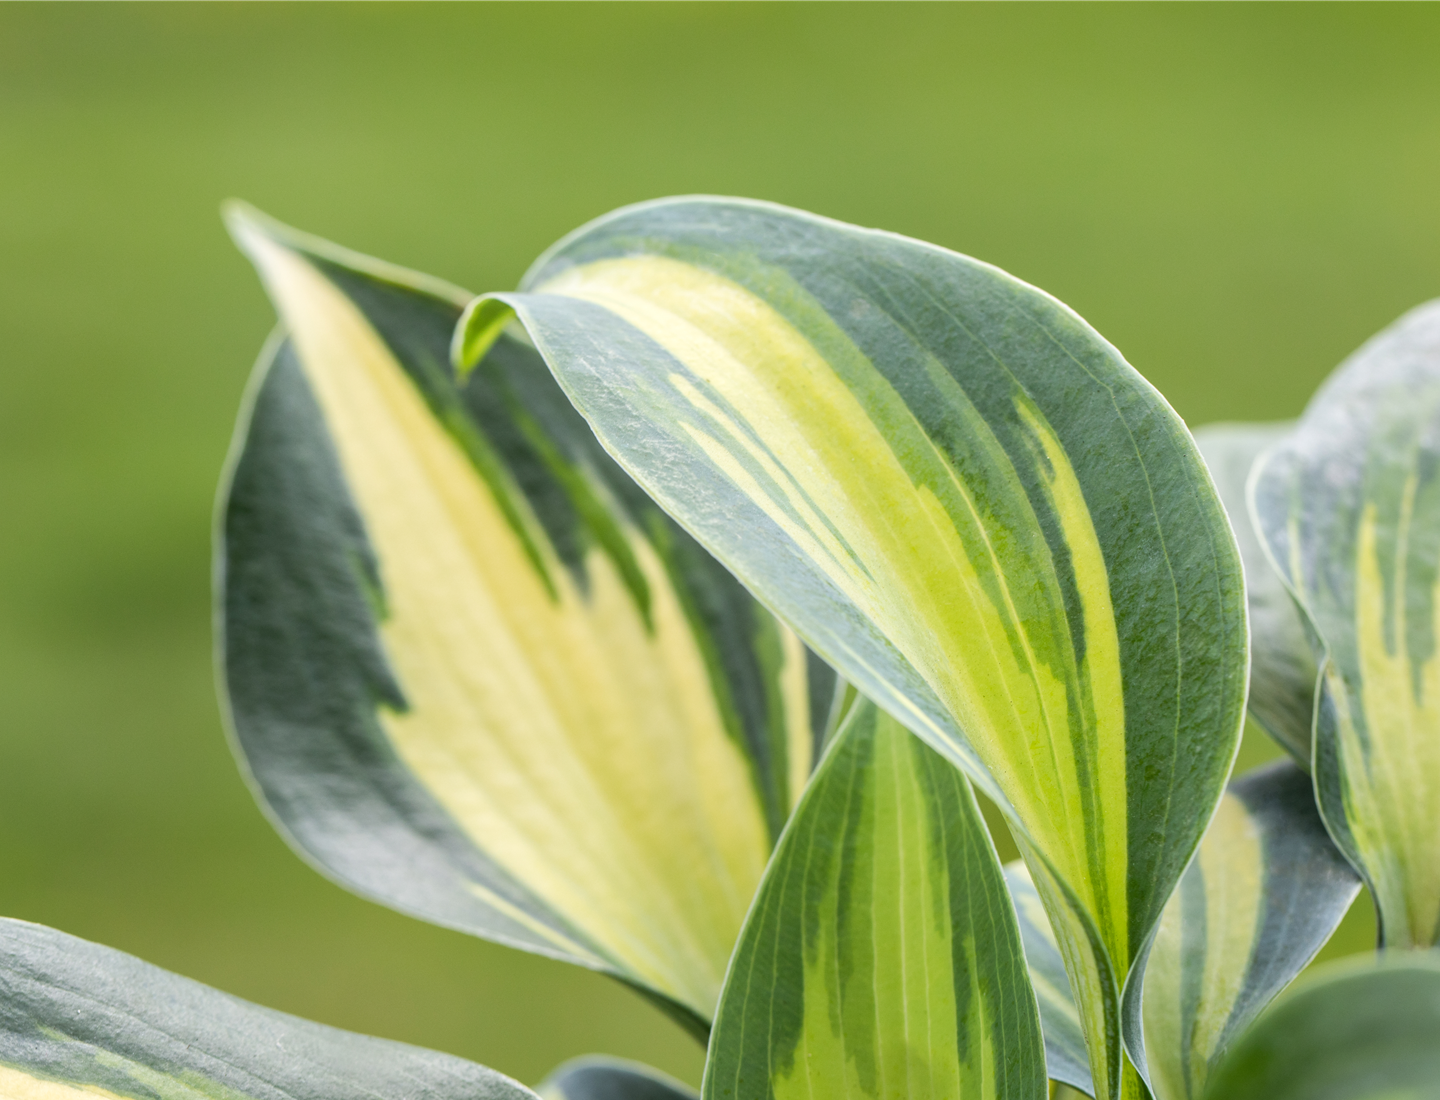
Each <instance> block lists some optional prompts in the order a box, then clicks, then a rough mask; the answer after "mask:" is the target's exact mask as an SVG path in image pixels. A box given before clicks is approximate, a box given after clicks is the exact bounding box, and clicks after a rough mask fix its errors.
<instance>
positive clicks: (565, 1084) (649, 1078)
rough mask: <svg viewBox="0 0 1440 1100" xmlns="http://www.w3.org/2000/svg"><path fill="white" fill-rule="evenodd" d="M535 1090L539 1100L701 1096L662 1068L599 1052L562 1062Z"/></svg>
mask: <svg viewBox="0 0 1440 1100" xmlns="http://www.w3.org/2000/svg"><path fill="white" fill-rule="evenodd" d="M535 1091H536V1092H538V1093H539V1094H540V1100H699V1097H698V1095H697V1094H696V1092H695V1090H694V1089H692V1088H690V1087H688V1086H686V1085H682V1084H681V1083H680V1082H679V1081H676V1080H675V1079H674V1078H673V1077H668V1076H666V1075H665V1074H663V1073H661V1072H660V1071H659V1070H654V1069H651V1068H650V1067H649V1066H644V1065H641V1064H640V1063H639V1062H628V1061H625V1060H623V1059H620V1058H604V1057H599V1056H596V1055H590V1056H587V1057H584V1058H575V1059H572V1060H571V1061H569V1062H566V1063H565V1064H564V1065H562V1066H559V1067H558V1068H556V1069H555V1071H554V1072H553V1073H551V1074H550V1076H549V1077H547V1078H545V1080H544V1081H542V1082H541V1083H540V1085H539V1087H538V1088H536V1090H535Z"/></svg>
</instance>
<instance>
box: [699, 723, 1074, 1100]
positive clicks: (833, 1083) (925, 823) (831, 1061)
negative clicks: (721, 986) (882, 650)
mask: <svg viewBox="0 0 1440 1100" xmlns="http://www.w3.org/2000/svg"><path fill="white" fill-rule="evenodd" d="M702 1091H703V1095H704V1097H705V1100H771V1098H773V1100H790V1098H792V1097H793V1098H804V1100H809V1098H811V1097H824V1098H825V1100H860V1098H862V1097H865V1098H869V1097H892V1096H898V1097H907V1096H908V1097H913V1098H915V1100H955V1098H963V1100H988V1098H1005V1100H1011V1098H1013V1100H1039V1098H1043V1097H1044V1096H1045V1091H1046V1089H1045V1061H1044V1048H1043V1045H1042V1040H1041V1036H1040V1023H1039V1019H1038V1017H1037V1015H1036V1009H1035V999H1034V996H1033V995H1032V993H1031V991H1030V987H1029V983H1028V981H1027V980H1026V975H1025V958H1024V955H1023V953H1022V950H1021V946H1020V933H1019V929H1018V928H1017V927H1016V923H1015V911H1014V908H1013V907H1012V906H1011V904H1010V899H1009V898H1008V897H1007V896H1006V892H1005V882H1004V878H1003V876H1002V875H1001V873H1000V865H999V861H998V859H997V857H996V855H995V849H994V846H993V845H992V844H991V842H990V834H989V833H988V832H986V830H985V824H984V820H983V819H982V818H981V816H980V810H979V807H978V806H977V805H976V802H975V796H974V794H973V793H972V792H971V789H970V785H969V783H968V782H967V781H966V779H965V777H964V775H963V774H961V773H960V772H959V771H958V770H957V769H956V768H955V767H954V766H953V765H951V764H950V763H949V762H948V761H947V760H945V759H944V758H942V757H941V756H940V755H938V754H937V753H936V752H935V751H934V750H933V749H930V748H929V747H927V746H926V745H925V744H924V743H923V742H921V741H919V740H918V739H916V738H914V737H912V736H911V735H910V734H909V733H908V732H907V731H906V729H905V728H904V727H903V726H901V725H900V724H899V723H898V722H896V721H895V720H894V719H893V718H891V717H889V716H888V715H886V714H885V713H884V712H882V711H880V710H879V709H878V708H876V707H875V705H874V704H873V703H870V702H869V701H868V700H862V701H861V702H860V703H858V704H857V705H856V706H855V708H854V709H853V710H852V711H851V714H850V717H849V719H848V720H847V721H846V723H845V725H844V726H843V727H842V728H841V730H840V732H839V733H838V734H837V736H836V739H835V741H834V742H833V743H832V745H831V747H830V749H829V750H828V751H827V752H826V754H825V757H824V759H823V760H822V761H821V763H820V767H819V768H818V769H817V771H816V773H815V777H814V779H813V781H812V782H811V784H810V787H809V789H808V790H807V791H806V792H805V795H804V797H803V798H802V799H801V802H800V805H799V806H798V807H797V808H796V811H795V815H794V817H792V818H791V821H790V824H789V825H788V826H787V827H786V830H785V835H784V836H783V837H782V838H781V841H780V844H779V846H778V847H777V849H776V852H775V857H774V859H773V860H772V861H771V863H770V866H769V868H768V869H767V870H766V872H765V879H764V882H763V883H762V884H761V887H760V892H759V894H758V895H757V896H756V899H755V906H754V908H753V909H752V910H751V912H750V916H749V917H748V919H747V920H746V923H745V930H744V932H743V933H742V935H741V938H740V943H739V945H738V946H737V947H736V949H735V957H734V959H733V960H732V962H731V964H730V971H729V974H728V976H727V977H726V981H725V991H724V993H723V994H722V996H721V1000H720V1011H719V1013H718V1014H717V1015H716V1019H715V1030H714V1032H713V1034H712V1036H711V1040H710V1054H709V1058H708V1059H707V1062H706V1066H705V1082H704V1086H703V1089H702Z"/></svg>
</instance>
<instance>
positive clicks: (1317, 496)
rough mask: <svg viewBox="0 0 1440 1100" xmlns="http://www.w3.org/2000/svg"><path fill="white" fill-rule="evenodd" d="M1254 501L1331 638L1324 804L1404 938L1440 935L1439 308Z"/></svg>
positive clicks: (1276, 551)
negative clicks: (1439, 632) (1439, 629)
mask: <svg viewBox="0 0 1440 1100" xmlns="http://www.w3.org/2000/svg"><path fill="white" fill-rule="evenodd" d="M1252 506H1253V510H1254V514H1255V516H1256V519H1257V521H1258V523H1259V524H1260V527H1261V533H1262V535H1263V536H1264V538H1265V540H1266V542H1267V544H1268V547H1269V551H1270V555H1271V558H1272V559H1273V560H1274V561H1275V563H1276V564H1277V565H1278V566H1279V567H1280V568H1281V569H1282V570H1283V572H1284V574H1285V577H1286V580H1287V583H1288V584H1289V585H1290V587H1291V588H1292V589H1293V590H1294V591H1295V592H1296V594H1297V595H1298V597H1299V599H1300V601H1301V603H1302V605H1303V606H1304V608H1305V610H1306V612H1307V613H1308V615H1309V617H1310V621H1311V623H1312V624H1313V625H1314V627H1315V629H1316V631H1317V632H1318V634H1319V640H1320V641H1321V642H1322V643H1323V645H1324V650H1325V656H1326V661H1325V663H1324V666H1323V667H1324V674H1323V678H1322V682H1321V689H1320V693H1319V707H1318V713H1317V715H1316V732H1315V782H1316V789H1317V791H1318V793H1319V797H1320V807H1321V810H1322V812H1323V813H1324V815H1325V819H1326V821H1327V822H1328V824H1329V826H1330V831H1331V833H1332V834H1333V835H1334V836H1335V838H1336V841H1337V843H1338V844H1339V845H1340V847H1341V849H1342V850H1343V851H1344V852H1345V854H1346V855H1347V856H1348V857H1349V858H1350V861H1351V862H1352V863H1354V864H1355V866H1356V867H1357V868H1358V869H1359V871H1360V873H1361V874H1362V875H1363V876H1364V877H1365V880H1366V882H1367V883H1368V884H1369V886H1370V890H1371V892H1372V893H1373V895H1374V897H1375V903H1376V907H1377V909H1378V913H1379V922H1380V930H1381V935H1382V937H1383V940H1384V942H1385V943H1386V944H1387V945H1389V946H1392V947H1429V946H1433V945H1434V944H1435V943H1436V942H1437V940H1440V829H1437V828H1436V822H1437V821H1440V651H1437V644H1436V643H1437V631H1436V624H1437V620H1440V599H1437V598H1436V591H1437V581H1440V301H1437V302H1431V303H1429V304H1428V305H1424V306H1421V307H1419V308H1418V309H1415V310H1413V311H1411V312H1410V313H1408V314H1406V315H1405V316H1404V317H1402V318H1401V319H1400V320H1399V321H1397V322H1396V323H1395V324H1394V325H1393V326H1391V327H1390V328H1388V329H1386V330H1385V331H1384V332H1382V333H1381V334H1380V335H1379V336H1376V337H1375V338H1374V339H1373V340H1371V341H1370V342H1369V343H1367V344H1366V345H1365V346H1364V347H1362V348H1361V349H1360V350H1359V351H1358V352H1356V353H1355V354H1354V355H1353V356H1352V357H1351V358H1350V359H1348V360H1347V361H1346V362H1345V363H1344V364H1342V365H1341V366H1340V368H1339V369H1338V370H1337V371H1336V372H1335V374H1334V375H1333V376H1332V377H1331V378H1330V380H1329V381H1327V382H1326V383H1325V385H1324V386H1322V387H1321V389H1320V390H1319V392H1318V393H1316V395H1315V397H1314V398H1313V399H1312V400H1311V402H1310V405H1309V407H1308V408H1307V409H1306V410H1305V415H1304V416H1303V417H1301V419H1300V421H1299V424H1298V426H1297V427H1296V429H1295V431H1294V432H1293V433H1292V434H1290V435H1289V436H1287V437H1286V438H1285V439H1284V440H1283V441H1282V442H1281V443H1280V444H1279V445H1278V446H1276V447H1275V448H1274V449H1273V450H1271V451H1270V452H1268V454H1267V456H1266V457H1265V459H1264V460H1263V466H1262V467H1261V468H1260V469H1259V470H1258V471H1257V474H1256V476H1255V478H1254V480H1253V481H1252Z"/></svg>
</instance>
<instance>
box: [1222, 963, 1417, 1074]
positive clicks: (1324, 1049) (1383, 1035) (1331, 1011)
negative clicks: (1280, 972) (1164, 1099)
mask: <svg viewBox="0 0 1440 1100" xmlns="http://www.w3.org/2000/svg"><path fill="white" fill-rule="evenodd" d="M1436 1036H1440V958H1437V957H1436V955H1435V953H1434V952H1425V953H1423V954H1422V953H1409V952H1406V953H1391V954H1388V955H1382V956H1381V957H1380V958H1379V959H1378V960H1372V959H1363V960H1362V959H1346V960H1343V961H1341V962H1338V963H1330V964H1329V965H1328V966H1326V967H1325V968H1324V969H1323V970H1317V972H1316V973H1315V974H1314V975H1313V976H1312V977H1310V978H1309V979H1307V980H1306V981H1305V982H1304V983H1303V984H1300V985H1297V986H1296V987H1295V989H1294V990H1293V991H1292V992H1290V993H1288V994H1286V996H1284V997H1283V998H1281V999H1280V1000H1279V1001H1278V1002H1277V1003H1276V1004H1275V1006H1274V1007H1273V1008H1271V1009H1270V1011H1269V1012H1267V1013H1265V1014H1264V1015H1263V1016H1261V1017H1260V1019H1259V1020H1257V1021H1256V1022H1255V1024H1254V1026H1252V1027H1251V1028H1250V1030H1249V1031H1247V1032H1246V1033H1245V1034H1244V1035H1242V1036H1241V1037H1240V1039H1239V1041H1238V1042H1236V1044H1235V1045H1234V1046H1233V1047H1231V1049H1230V1053H1229V1054H1228V1055H1227V1056H1226V1057H1225V1059H1224V1061H1223V1062H1222V1063H1221V1065H1220V1067H1219V1068H1218V1069H1217V1070H1216V1071H1215V1073H1214V1074H1213V1075H1212V1076H1211V1078H1210V1086H1209V1088H1208V1089H1207V1091H1206V1093H1205V1100H1440V1042H1437V1041H1436Z"/></svg>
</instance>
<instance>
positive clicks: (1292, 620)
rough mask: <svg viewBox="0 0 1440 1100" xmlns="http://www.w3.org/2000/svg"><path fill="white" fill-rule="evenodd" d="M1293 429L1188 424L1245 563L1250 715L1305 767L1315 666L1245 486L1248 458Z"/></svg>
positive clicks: (1307, 765) (1290, 424) (1287, 424)
mask: <svg viewBox="0 0 1440 1100" xmlns="http://www.w3.org/2000/svg"><path fill="white" fill-rule="evenodd" d="M1294 427H1295V425H1294V423H1293V422H1292V421H1285V422H1283V423H1279V424H1207V425H1206V426H1205V427H1203V428H1199V429H1197V430H1196V432H1195V445H1196V446H1197V447H1199V448H1200V454H1201V456H1202V457H1203V458H1204V459H1205V464H1206V465H1207V466H1209V467H1210V473H1211V475H1212V476H1213V477H1214V478H1215V488H1216V489H1217V490H1218V491H1219V493H1220V503H1221V504H1223V505H1224V506H1225V512H1226V514H1227V515H1228V516H1229V517H1230V525H1231V527H1232V528H1233V529H1234V531H1235V541H1236V542H1237V543H1238V544H1239V546H1240V559H1241V561H1242V562H1243V563H1244V566H1245V582H1246V602H1247V603H1248V604H1249V608H1250V715H1251V717H1253V718H1254V719H1255V721H1256V722H1258V723H1259V724H1260V726H1261V727H1262V728H1263V729H1264V730H1265V732H1266V733H1268V734H1269V735H1270V736H1271V737H1273V738H1275V740H1276V741H1278V742H1279V743H1280V745H1281V747H1283V748H1284V749H1285V750H1286V751H1287V752H1288V753H1290V755H1291V756H1293V757H1294V758H1295V760H1296V762H1297V763H1298V764H1300V766H1301V767H1303V768H1305V769H1306V770H1307V771H1308V770H1309V769H1310V748H1311V746H1310V741H1311V736H1310V734H1311V730H1312V729H1313V727H1314V724H1315V721H1314V720H1315V682H1316V680H1318V679H1319V677H1320V670H1319V669H1318V667H1317V666H1316V664H1315V653H1314V648H1313V645H1312V643H1311V640H1310V637H1309V635H1308V633H1307V631H1306V627H1305V621H1304V617H1303V616H1302V614H1301V612H1300V610H1299V608H1297V607H1296V606H1295V600H1294V598H1293V597H1292V596H1291V595H1290V593H1289V591H1288V590H1287V589H1286V587H1285V582H1284V580H1283V579H1282V578H1281V576H1280V574H1279V572H1277V571H1276V569H1275V567H1274V566H1273V565H1271V564H1270V559H1269V558H1268V557H1266V555H1265V547H1264V545H1263V544H1262V542H1261V540H1260V535H1259V533H1258V532H1257V531H1256V530H1255V524H1254V522H1253V521H1252V520H1251V518H1250V508H1249V505H1248V503H1247V502H1246V492H1245V487H1246V483H1247V481H1248V480H1249V477H1250V471H1251V468H1252V467H1253V465H1254V463H1255V459H1256V458H1257V457H1258V456H1259V455H1260V453H1261V452H1262V451H1264V450H1265V449H1266V448H1267V447H1270V446H1273V445H1274V444H1275V443H1277V442H1279V441H1280V440H1281V439H1283V438H1284V437H1285V436H1286V435H1288V434H1289V433H1290V431H1292V430H1293V429H1294Z"/></svg>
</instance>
